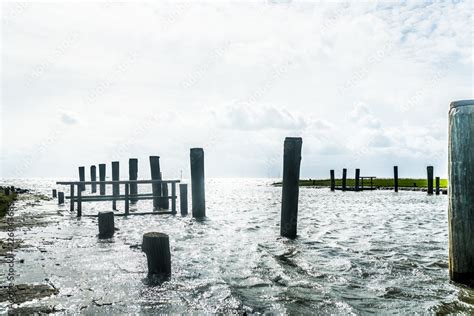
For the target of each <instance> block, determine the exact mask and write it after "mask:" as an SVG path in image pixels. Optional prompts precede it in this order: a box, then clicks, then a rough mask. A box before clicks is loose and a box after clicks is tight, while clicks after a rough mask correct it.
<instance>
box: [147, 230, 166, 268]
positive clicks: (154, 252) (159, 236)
mask: <svg viewBox="0 0 474 316" xmlns="http://www.w3.org/2000/svg"><path fill="white" fill-rule="evenodd" d="M142 250H143V252H145V254H146V258H147V263H148V276H164V277H169V276H171V252H170V240H169V237H168V235H166V234H163V233H157V232H150V233H146V234H144V235H143V242H142Z"/></svg>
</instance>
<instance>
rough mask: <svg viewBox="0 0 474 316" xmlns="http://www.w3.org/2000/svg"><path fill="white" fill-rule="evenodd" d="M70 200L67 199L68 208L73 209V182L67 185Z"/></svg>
mask: <svg viewBox="0 0 474 316" xmlns="http://www.w3.org/2000/svg"><path fill="white" fill-rule="evenodd" d="M69 192H70V194H69V195H70V200H69V210H70V211H71V212H72V211H74V184H71V185H70V187H69Z"/></svg>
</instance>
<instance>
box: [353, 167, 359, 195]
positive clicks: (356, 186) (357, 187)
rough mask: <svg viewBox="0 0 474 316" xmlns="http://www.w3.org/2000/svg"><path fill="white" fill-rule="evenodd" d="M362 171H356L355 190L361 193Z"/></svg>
mask: <svg viewBox="0 0 474 316" xmlns="http://www.w3.org/2000/svg"><path fill="white" fill-rule="evenodd" d="M359 181H360V169H356V170H355V185H354V190H356V191H359Z"/></svg>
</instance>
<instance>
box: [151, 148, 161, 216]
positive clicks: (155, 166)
mask: <svg viewBox="0 0 474 316" xmlns="http://www.w3.org/2000/svg"><path fill="white" fill-rule="evenodd" d="M150 171H151V179H152V180H161V171H160V156H150ZM151 186H152V189H153V196H154V198H153V209H159V208H160V207H161V201H160V196H161V183H153V184H152V185H151Z"/></svg>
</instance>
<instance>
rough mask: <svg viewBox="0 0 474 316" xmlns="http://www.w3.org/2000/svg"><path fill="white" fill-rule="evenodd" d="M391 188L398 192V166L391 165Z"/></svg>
mask: <svg viewBox="0 0 474 316" xmlns="http://www.w3.org/2000/svg"><path fill="white" fill-rule="evenodd" d="M393 189H394V190H395V192H398V166H393Z"/></svg>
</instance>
